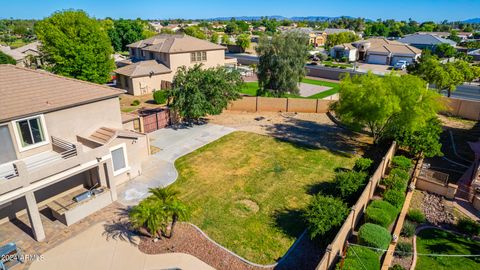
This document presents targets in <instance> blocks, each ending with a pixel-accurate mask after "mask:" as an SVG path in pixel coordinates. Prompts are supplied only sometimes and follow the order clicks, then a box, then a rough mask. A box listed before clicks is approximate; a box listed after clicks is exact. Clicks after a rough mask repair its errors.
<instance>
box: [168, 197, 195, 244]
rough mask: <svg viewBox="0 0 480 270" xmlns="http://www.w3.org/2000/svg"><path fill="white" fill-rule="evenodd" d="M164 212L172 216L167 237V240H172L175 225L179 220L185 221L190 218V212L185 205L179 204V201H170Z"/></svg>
mask: <svg viewBox="0 0 480 270" xmlns="http://www.w3.org/2000/svg"><path fill="white" fill-rule="evenodd" d="M166 211H167V212H168V213H169V214H171V215H172V225H171V226H170V236H169V238H172V237H173V231H174V228H175V224H176V223H177V221H178V220H179V219H180V220H187V219H188V218H189V217H190V211H189V209H188V207H187V205H186V204H184V203H183V202H181V201H180V200H173V201H171V202H170V203H169V204H168V205H167V208H166Z"/></svg>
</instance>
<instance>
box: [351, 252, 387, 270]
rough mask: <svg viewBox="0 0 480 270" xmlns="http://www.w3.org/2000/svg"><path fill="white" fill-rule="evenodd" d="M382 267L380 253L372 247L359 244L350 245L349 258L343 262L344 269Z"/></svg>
mask: <svg viewBox="0 0 480 270" xmlns="http://www.w3.org/2000/svg"><path fill="white" fill-rule="evenodd" d="M365 268H366V269H368V270H370V269H371V270H378V269H380V254H378V253H377V252H375V251H372V250H371V249H368V248H365V247H358V246H350V247H349V248H348V251H347V258H346V259H345V261H344V264H343V268H342V269H343V270H358V269H365Z"/></svg>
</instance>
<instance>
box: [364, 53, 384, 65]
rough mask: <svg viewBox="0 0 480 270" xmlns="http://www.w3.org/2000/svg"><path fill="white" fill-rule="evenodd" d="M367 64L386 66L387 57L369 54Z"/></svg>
mask: <svg viewBox="0 0 480 270" xmlns="http://www.w3.org/2000/svg"><path fill="white" fill-rule="evenodd" d="M367 63H369V64H377V65H386V64H387V56H386V55H377V54H369V55H368V59H367Z"/></svg>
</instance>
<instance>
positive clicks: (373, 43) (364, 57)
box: [330, 38, 422, 66]
mask: <svg viewBox="0 0 480 270" xmlns="http://www.w3.org/2000/svg"><path fill="white" fill-rule="evenodd" d="M421 53H422V51H421V50H420V49H417V48H415V47H413V46H410V45H407V44H403V43H401V42H398V41H395V40H388V39H386V38H371V39H367V40H361V41H356V42H353V43H345V44H340V45H336V46H334V47H333V48H332V49H331V50H330V55H331V56H332V57H334V58H337V59H338V58H342V57H345V58H347V59H348V60H349V61H350V62H354V61H364V62H365V63H368V64H378V65H391V66H393V65H395V64H396V63H397V62H398V61H400V60H404V61H407V62H408V63H413V62H415V61H416V60H417V59H418V58H419V57H420V55H421Z"/></svg>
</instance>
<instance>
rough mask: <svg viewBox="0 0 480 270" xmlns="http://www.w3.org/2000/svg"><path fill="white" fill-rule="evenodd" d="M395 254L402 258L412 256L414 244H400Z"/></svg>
mask: <svg viewBox="0 0 480 270" xmlns="http://www.w3.org/2000/svg"><path fill="white" fill-rule="evenodd" d="M395 253H397V254H398V256H400V257H406V256H410V255H411V253H412V243H409V242H398V243H397V247H396V248H395Z"/></svg>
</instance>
